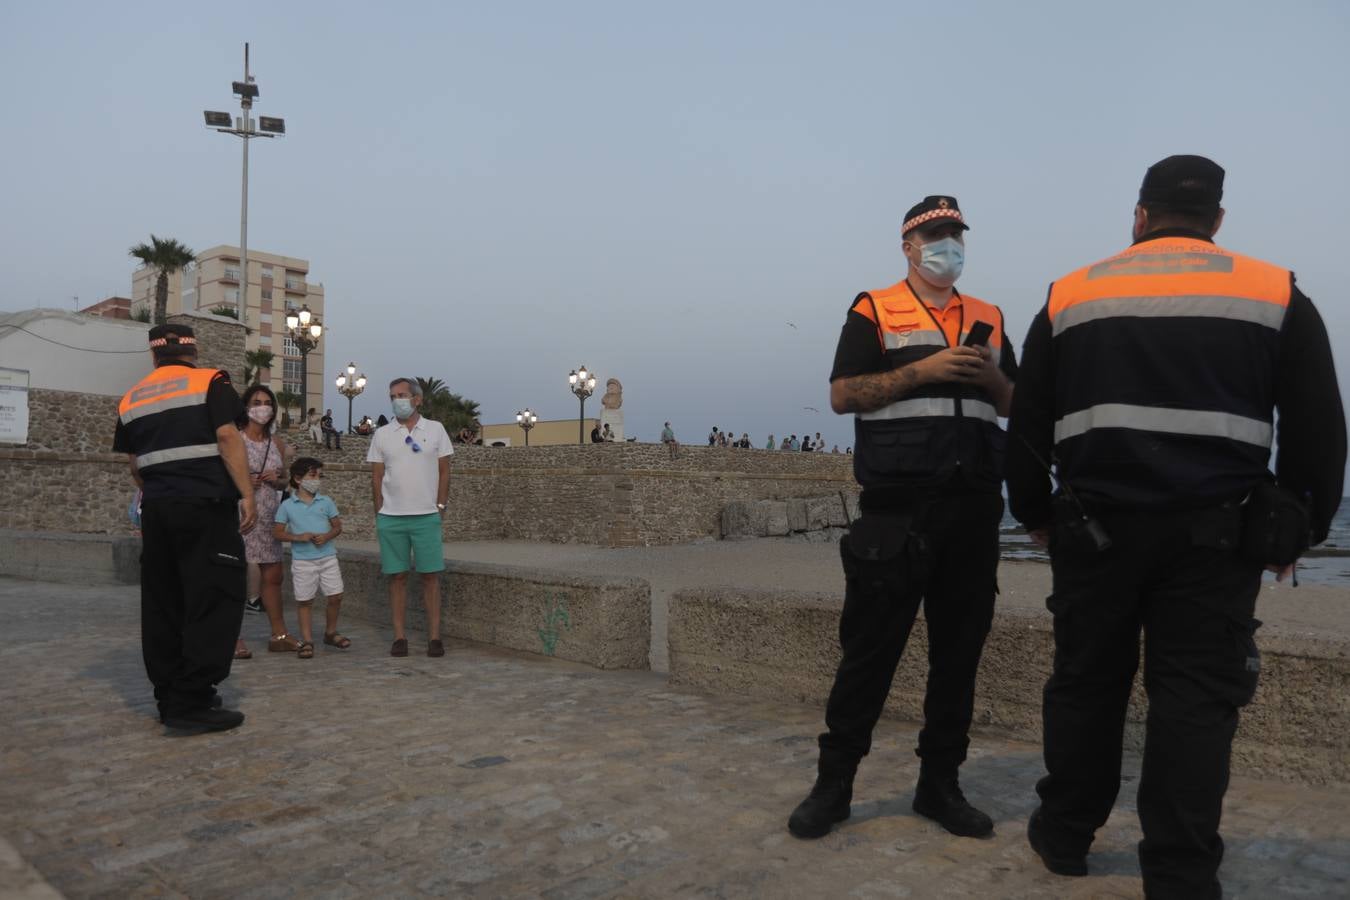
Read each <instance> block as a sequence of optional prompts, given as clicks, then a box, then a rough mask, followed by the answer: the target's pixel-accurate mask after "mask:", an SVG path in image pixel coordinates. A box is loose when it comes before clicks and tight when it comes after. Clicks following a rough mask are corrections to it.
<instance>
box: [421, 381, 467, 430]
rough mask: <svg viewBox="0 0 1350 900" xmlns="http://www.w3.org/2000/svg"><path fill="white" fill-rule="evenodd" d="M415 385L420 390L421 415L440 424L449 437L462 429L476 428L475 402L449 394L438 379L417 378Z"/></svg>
mask: <svg viewBox="0 0 1350 900" xmlns="http://www.w3.org/2000/svg"><path fill="white" fill-rule="evenodd" d="M417 384H418V386H419V387H421V388H422V408H421V414H422V415H424V416H426V417H427V418H428V419H434V420H435V421H437V422H440V423H441V424H442V425H444V426H445V430H446V431H447V432H449V433H450V434H451V435H455V434H458V433H459V431H460V429H462V428H473V429H475V430H476V429H477V428H478V415H479V412H478V404H477V403H476V402H475V401H473V400H469V399H467V398H465V397H463V396H461V395H459V394H453V393H451V392H450V388H449V387H447V386H446V384H445V382H444V381H441V379H439V378H418V379H417Z"/></svg>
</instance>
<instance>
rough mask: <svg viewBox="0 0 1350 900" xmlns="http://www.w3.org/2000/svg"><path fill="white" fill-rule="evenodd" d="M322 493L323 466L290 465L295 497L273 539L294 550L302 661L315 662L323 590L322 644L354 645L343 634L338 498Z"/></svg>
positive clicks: (280, 512)
mask: <svg viewBox="0 0 1350 900" xmlns="http://www.w3.org/2000/svg"><path fill="white" fill-rule="evenodd" d="M321 487H323V462H322V461H321V460H318V459H315V458H313V457H311V456H302V457H300V458H299V459H297V460H296V461H295V462H293V463H291V496H290V497H288V498H287V499H285V500H283V501H282V502H281V505H280V506H279V507H278V508H277V518H276V525H274V526H273V527H272V533H273V535H274V536H275V537H276V539H277V540H279V541H288V542H289V543H290V545H291V577H292V579H294V581H295V604H296V617H297V618H298V619H299V620H300V650H299V653H298V654H297V655H298V656H299V657H300V659H310V658H311V657H313V656H314V637H313V633H312V632H311V631H310V619H311V611H312V607H311V604H312V603H313V601H314V596H315V594H317V593H318V592H319V591H320V590H322V591H323V593H324V596H325V597H327V598H328V607H327V609H326V610H325V615H326V617H327V626H326V627H325V628H324V631H323V642H324V643H325V644H327V645H328V646H330V647H337V648H338V649H339V650H346V649H347V648H348V647H350V646H351V645H352V642H351V640H349V639H348V638H346V637H343V636H342V635H340V634H338V630H337V620H338V609H339V608H340V607H341V606H342V572H341V570H340V569H339V568H338V559H337V547H336V546H335V545H334V544H333V539H334V538H336V537H337V536H338V535H339V534H342V519H340V518H339V517H338V509H337V504H336V503H334V502H333V498H331V497H329V496H327V495H325V494H320V493H319V489H320V488H321Z"/></svg>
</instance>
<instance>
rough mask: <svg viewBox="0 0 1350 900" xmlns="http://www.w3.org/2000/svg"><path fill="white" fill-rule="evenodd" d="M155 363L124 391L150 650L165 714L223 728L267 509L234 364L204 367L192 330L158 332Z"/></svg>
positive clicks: (237, 715)
mask: <svg viewBox="0 0 1350 900" xmlns="http://www.w3.org/2000/svg"><path fill="white" fill-rule="evenodd" d="M150 351H151V355H152V358H153V360H154V365H155V369H154V371H153V372H151V373H150V374H149V375H147V376H146V377H145V378H143V379H141V381H140V382H139V383H138V384H137V385H136V386H135V387H133V388H132V389H131V390H130V391H128V392H127V393H126V395H125V396H123V397H122V401H121V403H120V404H119V405H118V416H117V428H116V431H115V432H114V434H113V450H114V451H115V452H117V453H125V454H127V457H128V461H129V463H130V467H131V477H132V479H133V480H134V481H135V482H136V484H137V486H138V487H140V488H141V491H142V503H141V529H142V545H141V652H142V656H143V658H144V661H145V672H146V675H147V676H148V677H149V679H150V683H151V684H152V685H154V690H155V702H156V704H157V705H158V707H159V715H160V720H161V721H162V722H163V723H164V724H165V725H167V726H169V727H170V728H175V729H182V730H190V731H224V730H226V729H229V728H235V727H237V726H239V725H241V724H242V723H243V721H244V714H243V713H241V712H239V711H237V710H227V709H221V708H220V702H221V701H220V695H219V694H217V693H216V685H218V684H220V683H221V682H222V681H224V680H225V679H226V678H228V677H229V674H230V663H231V650H230V648H231V645H232V644H233V643H234V639H235V636H236V635H238V634H239V624H240V622H241V621H242V620H243V617H244V542H243V538H242V537H241V536H240V535H241V533H243V534H247V533H249V532H250V531H252V530H253V527H254V524H255V523H256V521H257V518H258V512H257V509H256V507H255V503H254V499H253V488H252V485H251V484H250V483H249V476H248V460H247V457H246V455H245V452H244V445H243V441H242V440H241V439H240V437H239V429H238V428H237V427H235V417H236V416H238V414H239V409H240V405H239V395H238V394H237V393H235V390H234V385H232V384H231V383H230V374H229V373H228V372H226V371H224V370H219V371H218V370H215V369H198V368H196V367H195V366H194V362H195V360H196V358H197V342H196V337H195V335H194V334H193V331H192V329H191V328H189V327H187V326H186V325H176V324H172V325H156V326H155V327H153V328H151V329H150Z"/></svg>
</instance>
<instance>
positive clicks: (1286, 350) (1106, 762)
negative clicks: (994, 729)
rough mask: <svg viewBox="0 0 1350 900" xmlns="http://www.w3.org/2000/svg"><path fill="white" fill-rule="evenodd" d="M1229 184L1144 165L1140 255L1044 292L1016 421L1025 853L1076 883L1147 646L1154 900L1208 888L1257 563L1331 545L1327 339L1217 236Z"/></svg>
mask: <svg viewBox="0 0 1350 900" xmlns="http://www.w3.org/2000/svg"><path fill="white" fill-rule="evenodd" d="M1223 178H1224V171H1223V169H1221V168H1220V167H1219V166H1218V165H1216V164H1215V163H1214V162H1212V161H1210V160H1208V159H1206V158H1204V157H1201V156H1172V157H1168V158H1167V159H1164V160H1162V161H1161V162H1159V163H1157V164H1155V165H1154V166H1152V167H1151V168H1150V169H1149V170H1148V172H1147V174H1146V175H1145V176H1144V182H1143V186H1142V187H1141V189H1140V191H1139V202H1138V204H1137V205H1136V206H1135V211H1134V232H1133V237H1134V243H1133V245H1132V246H1131V247H1130V248H1129V249H1127V250H1125V251H1124V252H1122V253H1120V254H1117V255H1116V256H1113V257H1110V258H1109V259H1106V260H1103V261H1101V262H1098V263H1096V264H1094V265H1091V266H1087V267H1085V268H1082V269H1079V270H1078V271H1076V272H1073V273H1071V274H1070V275H1067V276H1065V277H1064V278H1061V279H1060V280H1059V281H1056V282H1055V283H1054V284H1053V285H1051V287H1050V294H1049V297H1048V299H1047V301H1046V305H1045V307H1044V308H1043V309H1042V310H1041V311H1040V313H1039V314H1038V315H1037V316H1036V318H1035V320H1034V322H1033V323H1032V326H1031V330H1030V332H1029V333H1028V335H1027V340H1026V344H1025V347H1024V349H1023V355H1022V369H1021V377H1020V378H1019V380H1018V383H1017V396H1016V398H1015V399H1014V401H1013V412H1012V419H1011V423H1010V425H1009V431H1010V433H1011V435H1012V442H1011V444H1010V446H1009V451H1008V495H1009V499H1010V503H1011V506H1012V511H1013V515H1015V516H1016V517H1017V518H1018V520H1020V521H1021V522H1022V523H1023V524H1024V525H1025V526H1027V528H1028V529H1029V530H1030V531H1031V534H1032V537H1033V538H1035V539H1036V540H1037V541H1038V542H1039V543H1042V544H1047V545H1048V546H1049V548H1050V555H1051V560H1052V566H1053V570H1054V587H1053V593H1052V595H1051V597H1050V598H1049V599H1048V600H1047V601H1046V605H1047V606H1048V607H1049V608H1050V611H1051V612H1052V613H1053V614H1054V634H1055V658H1054V668H1053V671H1052V674H1051V676H1050V679H1049V681H1048V682H1047V683H1046V686H1045V693H1044V745H1045V746H1044V752H1045V766H1046V770H1047V773H1048V774H1046V776H1045V777H1044V778H1042V779H1041V780H1040V782H1039V783H1038V785H1037V788H1036V789H1037V792H1038V793H1039V795H1040V801H1041V805H1040V807H1039V808H1038V809H1037V810H1036V811H1035V812H1034V813H1033V814H1032V816H1031V820H1030V823H1029V825H1028V838H1029V840H1030V842H1031V846H1032V848H1033V849H1034V850H1035V851H1036V852H1037V853H1038V854H1039V855H1040V857H1041V859H1042V861H1043V862H1044V863H1045V865H1046V867H1047V868H1048V869H1050V870H1051V871H1052V872H1056V873H1058V874H1061V875H1085V874H1087V852H1088V848H1089V846H1090V845H1091V843H1092V840H1093V836H1094V834H1095V832H1096V830H1097V829H1098V828H1100V827H1101V826H1102V824H1103V823H1105V821H1106V818H1107V816H1108V815H1109V814H1110V812H1111V807H1112V805H1113V804H1114V802H1115V799H1116V794H1117V792H1118V791H1119V789H1120V765H1121V740H1122V736H1123V731H1124V723H1125V709H1126V705H1127V703H1128V701H1129V696H1130V687H1131V684H1132V683H1133V681H1134V675H1135V671H1136V669H1137V668H1138V665H1139V643H1140V642H1139V638H1140V633H1141V632H1142V633H1143V635H1144V638H1145V640H1144V689H1145V691H1146V693H1147V694H1148V717H1147V723H1146V729H1145V743H1144V760H1143V771H1142V774H1141V776H1140V780H1139V792H1138V810H1139V820H1140V824H1141V825H1142V826H1143V832H1144V839H1143V840H1142V841H1141V842H1140V844H1139V864H1140V868H1141V869H1142V871H1143V876H1144V893H1145V895H1146V896H1148V897H1150V898H1170V897H1176V898H1181V897H1185V898H1209V897H1219V896H1220V895H1221V890H1220V887H1219V881H1218V877H1217V874H1218V869H1219V863H1220V861H1221V860H1222V858H1223V840H1222V839H1221V838H1220V837H1219V816H1220V812H1221V808H1222V805H1223V796H1224V792H1225V791H1226V790H1227V788H1228V771H1229V752H1230V749H1231V747H1232V741H1233V735H1234V732H1235V731H1236V729H1237V723H1238V710H1239V709H1240V708H1241V707H1243V706H1245V705H1246V704H1247V703H1248V702H1249V701H1250V700H1251V698H1252V696H1253V694H1254V693H1255V691H1256V683H1257V676H1258V673H1259V671H1260V654H1259V653H1258V652H1257V649H1256V643H1255V640H1254V633H1255V631H1256V628H1257V626H1258V625H1260V623H1259V622H1258V621H1256V620H1255V619H1254V618H1253V612H1254V610H1255V606H1256V597H1257V593H1258V591H1259V590H1260V587H1261V572H1262V568H1263V567H1269V568H1271V569H1273V570H1275V571H1277V572H1279V577H1281V578H1283V577H1284V575H1285V574H1287V573H1288V572H1290V571H1291V570H1292V564H1293V562H1294V561H1295V560H1296V559H1297V556H1298V553H1299V552H1301V551H1302V550H1303V549H1306V548H1307V546H1308V544H1309V542H1312V543H1316V542H1318V541H1321V540H1322V539H1324V538H1325V537H1326V534H1327V529H1328V526H1329V524H1330V522H1331V518H1332V515H1333V514H1334V513H1335V511H1336V506H1337V504H1338V503H1339V502H1340V497H1341V482H1342V478H1343V470H1344V466H1345V454H1346V441H1345V418H1344V414H1343V411H1342V408H1341V399H1340V394H1339V391H1338V389H1337V386H1336V373H1335V370H1334V367H1333V365H1332V358H1331V348H1330V345H1329V342H1328V339H1327V333H1326V329H1325V327H1324V326H1323V324H1322V320H1321V319H1320V318H1319V316H1318V314H1317V310H1316V309H1314V308H1313V305H1312V302H1311V301H1309V300H1308V298H1307V297H1305V296H1304V295H1303V294H1302V293H1301V292H1300V291H1299V289H1298V288H1297V287H1296V286H1295V284H1294V277H1293V274H1292V273H1291V272H1289V270H1287V269H1282V268H1280V267H1278V266H1274V265H1271V264H1270V263H1266V262H1262V261H1260V260H1258V259H1253V258H1251V257H1247V256H1242V255H1240V254H1237V253H1233V252H1230V251H1228V250H1225V249H1223V248H1221V247H1218V246H1216V245H1215V244H1214V241H1213V238H1214V234H1215V233H1216V232H1217V231H1218V230H1219V225H1220V224H1221V223H1222V221H1223V215H1224V211H1223V209H1222V208H1220V205H1219V204H1220V200H1221V198H1222V195H1223ZM1276 410H1278V411H1279V420H1278V421H1279V424H1278V428H1276V426H1275V411H1276ZM1276 437H1278V439H1279V455H1278V458H1277V460H1276V466H1275V476H1274V480H1273V481H1272V479H1271V473H1270V471H1269V469H1268V461H1269V458H1270V451H1271V443H1272V439H1274V438H1276ZM1052 461H1053V463H1054V465H1055V476H1056V478H1057V480H1058V482H1059V486H1060V487H1059V492H1058V494H1056V495H1052V493H1051V483H1050V477H1049V474H1048V472H1047V468H1046V466H1047V465H1049V464H1050V463H1051V462H1052Z"/></svg>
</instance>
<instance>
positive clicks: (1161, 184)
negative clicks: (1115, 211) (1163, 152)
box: [1139, 155, 1223, 212]
mask: <svg viewBox="0 0 1350 900" xmlns="http://www.w3.org/2000/svg"><path fill="white" fill-rule="evenodd" d="M1222 199H1223V167H1222V166H1220V165H1219V164H1218V163H1216V162H1214V160H1212V159H1207V158H1205V157H1203V156H1188V155H1182V156H1169V157H1167V159H1164V160H1161V161H1160V162H1156V163H1154V164H1153V165H1151V166H1149V167H1148V171H1147V172H1145V173H1144V183H1143V184H1142V185H1140V186H1139V203H1140V205H1143V206H1151V205H1153V204H1157V205H1160V206H1167V207H1172V208H1179V209H1193V210H1196V211H1206V212H1207V211H1210V210H1217V209H1218V208H1219V201H1220V200H1222Z"/></svg>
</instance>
